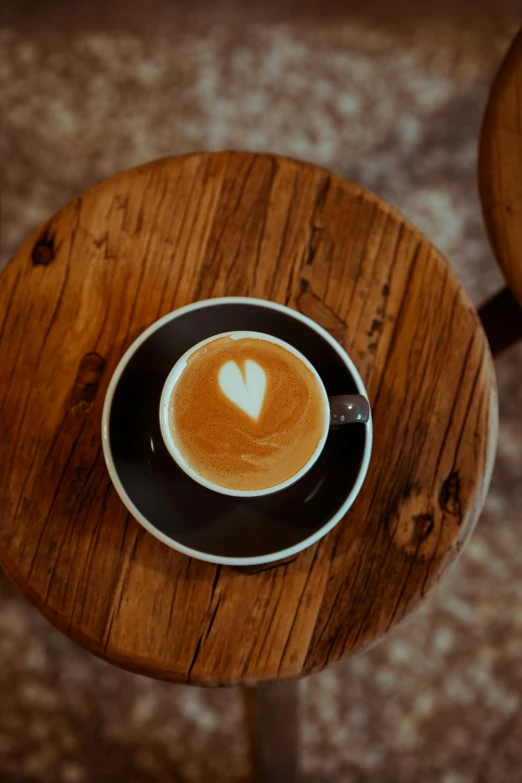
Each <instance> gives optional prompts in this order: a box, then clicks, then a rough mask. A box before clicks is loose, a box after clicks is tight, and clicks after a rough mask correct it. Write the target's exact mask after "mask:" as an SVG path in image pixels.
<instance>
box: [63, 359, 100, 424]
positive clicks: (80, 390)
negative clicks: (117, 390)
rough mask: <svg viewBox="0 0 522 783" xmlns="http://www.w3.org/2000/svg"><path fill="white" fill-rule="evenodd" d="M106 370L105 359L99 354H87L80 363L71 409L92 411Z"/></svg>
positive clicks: (72, 394)
mask: <svg viewBox="0 0 522 783" xmlns="http://www.w3.org/2000/svg"><path fill="white" fill-rule="evenodd" d="M104 369H105V359H104V358H103V356H100V354H99V353H96V352H94V351H93V352H92V353H86V354H85V356H84V357H83V359H82V360H81V362H80V366H79V368H78V372H77V374H76V379H75V381H74V386H73V390H72V393H71V404H70V407H71V408H79V409H80V410H82V411H88V410H90V409H91V407H92V404H93V402H94V398H95V397H96V392H97V391H98V386H99V385H100V379H101V377H102V374H103V370H104Z"/></svg>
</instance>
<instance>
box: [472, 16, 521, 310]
mask: <svg viewBox="0 0 522 783" xmlns="http://www.w3.org/2000/svg"><path fill="white" fill-rule="evenodd" d="M478 171H479V190H480V196H481V200H482V209H483V213H484V220H485V223H486V228H487V230H488V234H489V238H490V241H491V244H492V246H493V250H494V251H495V254H496V256H497V259H498V262H499V264H500V266H501V268H502V271H503V272H504V275H505V277H506V280H507V282H508V285H509V287H510V289H511V291H512V292H513V295H514V296H515V298H516V300H517V301H518V303H519V305H522V255H521V248H522V29H521V30H520V31H519V33H518V35H517V37H516V38H515V40H514V41H513V44H512V46H511V48H510V50H509V52H508V53H507V55H506V57H505V59H504V61H503V63H502V65H501V66H500V70H499V72H498V74H497V77H496V79H495V81H494V84H493V87H492V90H491V94H490V97H489V101H488V105H487V108H486V111H485V114H484V121H483V124H482V133H481V138H480V148H479V167H478Z"/></svg>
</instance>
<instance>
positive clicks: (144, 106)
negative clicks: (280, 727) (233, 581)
mask: <svg viewBox="0 0 522 783" xmlns="http://www.w3.org/2000/svg"><path fill="white" fill-rule="evenodd" d="M106 5H107V6H108V8H105V9H104V3H102V2H101V1H100V0H91V2H87V0H85V1H84V0H81V1H80V0H76V2H75V1H74V0H69V1H68V2H65V0H47V1H46V0H0V164H1V168H2V175H1V181H0V196H1V201H2V219H1V244H0V253H1V256H0V266H1V265H2V264H3V263H5V262H6V261H7V259H8V258H9V257H10V256H11V255H12V254H13V252H14V250H15V249H16V248H17V247H18V245H19V244H20V243H21V242H22V240H23V239H24V238H25V237H26V236H27V235H28V234H29V232H31V231H32V230H33V229H34V228H36V227H37V226H38V225H39V224H40V223H41V222H43V221H44V220H45V219H46V218H47V217H48V216H49V215H50V214H51V213H52V212H53V211H55V210H56V209H57V208H58V207H60V206H61V205H62V204H63V203H65V202H66V201H68V200H69V199H70V198H71V197H72V196H74V195H75V194H76V193H78V192H79V191H81V190H83V189H85V188H86V187H88V186H89V185H91V184H93V183H94V182H96V181H98V180H100V179H102V178H105V177H106V176H108V175H110V174H112V173H113V172H115V171H118V170H121V169H124V168H127V167H128V166H132V165H134V164H137V163H140V162H142V161H144V160H147V159H150V158H154V157H157V156H160V155H166V154H171V153H181V152H187V151H190V150H198V149H209V148H210V149H221V148H224V147H233V148H249V149H257V150H269V151H274V152H278V153H282V154H284V155H291V156H294V157H298V158H305V159H307V160H311V161H316V162H317V163H320V164H321V165H323V166H327V167H329V168H331V169H333V170H334V171H336V172H339V173H340V174H343V175H345V176H347V177H349V178H352V179H354V180H357V181H359V182H361V183H363V184H364V185H366V186H367V187H369V188H371V189H372V190H374V191H376V192H377V193H378V194H379V195H381V196H383V197H384V198H386V199H388V200H389V201H391V202H393V203H394V204H396V205H397V206H398V207H399V208H400V209H401V210H402V211H403V212H404V213H406V215H407V216H408V217H410V218H411V219H412V220H413V221H414V222H415V223H416V224H417V225H418V226H419V227H420V228H421V229H422V230H423V231H424V232H425V233H426V234H427V235H428V236H429V237H430V239H431V240H432V241H433V242H434V243H435V244H436V245H437V246H438V247H439V248H440V249H441V250H442V251H443V252H444V253H445V254H446V256H447V258H448V260H449V262H450V264H451V265H452V266H453V267H454V269H455V270H456V272H457V274H458V275H460V277H461V278H462V280H463V281H464V284H465V286H466V288H467V290H468V291H469V293H470V295H471V297H472V299H473V301H474V302H475V303H478V302H480V301H481V300H482V299H483V298H484V297H486V296H487V295H489V294H490V293H492V292H494V291H495V290H496V289H497V288H498V287H499V286H500V285H501V278H500V275H499V273H498V271H497V269H496V265H495V261H494V259H493V257H492V254H491V251H490V249H489V247H488V243H487V241H486V238H485V234H484V230H483V226H482V220H481V214H480V208H479V203H478V199H477V192H476V174H475V170H476V144H477V135H478V132H479V127H480V121H481V115H482V111H483V107H484V103H485V100H486V96H487V92H488V88H489V85H490V82H491V79H492V76H493V74H494V72H495V69H496V68H497V66H498V64H499V62H500V60H501V58H502V55H503V53H504V51H505V49H506V47H507V45H508V42H509V41H510V39H511V38H512V37H513V35H514V33H515V30H516V28H517V23H518V24H520V23H521V22H522V8H521V6H520V0H516V1H515V0H511V1H510V0H453V2H449V0H440V2H414V1H413V0H402V2H392V1H391V0H390V1H389V2H385V0H365V2H361V3H357V4H356V3H352V2H348V0H345V1H344V2H341V0H322V1H321V2H312V0H299V2H298V0H280V2H279V3H276V2H275V0H273V2H269V3H266V2H264V3H263V2H261V0H243V2H241V1H240V0H229V1H228V2H225V0H215V2H212V0H190V2H188V0H185V2H182V0H176V2H174V1H172V0H171V1H170V2H169V0H147V2H138V0H112V2H107V0H106ZM0 284H1V281H0ZM521 360H522V348H518V347H516V348H514V349H512V350H510V351H509V352H508V353H507V354H506V355H504V356H503V357H502V358H501V360H499V362H498V364H497V371H498V379H499V391H500V405H501V428H500V444H499V453H498V459H497V464H496V470H495V474H494V479H493V483H492V488H491V492H490V495H489V498H488V501H487V505H486V509H485V511H484V513H483V515H482V518H481V521H480V523H479V526H478V528H477V531H476V533H475V535H474V537H473V539H472V541H471V544H470V545H469V547H468V548H467V550H466V551H465V553H464V555H463V557H462V558H461V560H460V561H459V563H458V564H457V566H455V567H454V568H453V570H452V571H451V573H449V574H448V576H447V577H446V579H445V580H444V582H443V584H442V585H441V586H440V587H439V588H438V589H437V590H435V591H434V592H433V593H432V594H431V595H430V596H429V597H428V598H427V600H426V601H425V602H424V604H423V605H422V607H421V609H420V610H419V611H418V612H417V613H416V614H415V615H414V616H413V617H411V618H410V619H409V621H407V622H406V623H405V624H404V625H403V626H401V627H400V628H398V629H396V630H395V631H393V632H392V633H391V634H390V635H389V637H388V638H387V639H386V640H385V641H384V642H383V643H382V644H381V645H380V646H378V647H376V648H374V649H373V650H370V651H369V652H366V653H364V654H361V655H359V656H357V657H355V658H353V659H350V660H346V661H343V662H341V663H340V664H338V665H336V666H333V667H331V668H330V669H328V670H327V671H325V672H323V673H321V674H318V675H315V676H313V677H310V678H309V679H307V680H305V681H303V682H302V683H301V717H302V727H301V746H302V766H303V772H304V776H305V781H306V783H329V782H330V781H335V782H336V783H337V782H339V783H395V782H396V783H419V782H422V783H435V782H437V783H439V782H440V783H516V782H517V783H518V781H522V711H521V704H522V525H521V521H522V519H521V518H522V459H521V457H522V413H521V410H522V361H521ZM0 524H1V520H0ZM240 708H241V704H240V700H239V694H238V693H237V692H236V691H234V690H222V691H205V690H200V689H195V688H191V689H189V688H184V687H177V686H170V685H166V684H163V683H159V682H154V681H149V680H147V679H145V678H142V677H139V676H135V675H131V674H128V673H125V672H122V671H119V670H117V669H115V668H112V667H110V666H109V665H107V664H105V663H103V662H101V661H99V660H97V659H95V658H93V657H91V656H89V655H88V654H86V653H85V652H84V651H83V650H81V649H79V648H77V647H76V646H74V645H73V644H72V643H71V642H69V641H68V640H67V639H66V638H64V637H63V636H61V635H60V634H59V633H58V632H57V631H55V630H54V628H52V627H51V626H50V625H49V624H47V622H46V621H44V620H43V619H42V618H41V617H40V616H39V615H38V614H37V613H36V612H35V611H34V610H33V609H32V608H31V607H30V606H29V605H28V604H27V603H26V602H25V601H24V600H23V599H22V598H21V597H19V596H18V595H17V594H16V593H15V591H14V590H13V589H12V588H11V587H10V585H9V584H8V583H7V580H5V579H3V577H1V576H0V782H1V783H36V782H38V783H61V782H63V783H83V782H84V781H87V782H89V783H90V781H96V782H97V783H98V782H99V783H116V782H118V783H119V782H120V781H125V783H163V781H165V783H166V782H167V781H169V783H173V782H174V781H176V782H178V783H203V782H205V783H206V781H212V783H240V782H243V783H246V781H247V780H248V769H247V763H246V755H245V747H244V740H243V736H242V728H241V709H240Z"/></svg>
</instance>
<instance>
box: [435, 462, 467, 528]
mask: <svg viewBox="0 0 522 783" xmlns="http://www.w3.org/2000/svg"><path fill="white" fill-rule="evenodd" d="M439 506H440V509H441V511H442V512H443V513H444V514H451V516H454V517H458V518H459V520H460V519H462V504H461V502H460V476H459V472H458V470H452V471H451V473H450V474H449V476H448V477H447V478H446V479H445V480H444V481H443V482H442V486H441V488H440V492H439Z"/></svg>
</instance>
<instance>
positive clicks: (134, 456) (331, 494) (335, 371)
mask: <svg viewBox="0 0 522 783" xmlns="http://www.w3.org/2000/svg"><path fill="white" fill-rule="evenodd" d="M200 304H201V303H200ZM232 330H251V331H258V332H265V333H267V334H271V335H274V336H276V337H279V338H280V339H282V340H285V341H286V342H288V343H290V344H291V345H294V346H295V347H296V348H297V349H298V350H299V351H301V353H303V354H304V355H305V356H306V357H307V358H308V359H309V360H310V362H311V363H312V364H313V365H314V367H315V368H316V369H317V371H318V372H319V375H320V376H321V378H322V379H323V382H324V384H325V387H326V391H327V392H328V394H329V395H334V394H357V393H360V389H359V388H358V387H357V385H356V382H355V380H354V377H353V375H352V373H351V372H350V370H349V368H348V366H347V365H346V364H345V363H344V361H343V359H342V357H341V355H340V354H339V353H338V352H337V350H336V349H335V348H334V347H333V345H332V344H331V343H330V342H329V341H328V340H327V339H325V338H324V337H323V336H322V335H321V334H320V333H319V332H318V331H316V330H315V328H313V327H312V326H310V325H309V324H308V323H305V322H303V321H301V320H297V319H296V318H295V317H293V316H292V315H290V314H289V312H288V311H287V312H285V311H284V310H277V309H273V307H272V306H270V303H268V302H267V303H266V306H263V305H262V304H259V303H257V304H246V303H245V302H244V300H243V301H241V302H234V301H233V300H228V301H227V302H226V303H225V302H222V301H221V302H220V301H219V300H216V301H215V302H212V301H210V302H209V303H205V304H204V305H203V306H201V307H199V308H198V309H191V310H189V311H186V310H185V311H183V310H182V311H180V314H179V315H176V314H175V313H174V314H173V317H172V318H171V320H168V321H167V322H166V323H163V324H162V325H159V326H158V327H157V328H156V329H155V331H153V332H152V333H151V334H149V336H148V337H147V338H146V339H145V340H144V342H143V343H142V344H141V345H140V346H139V347H138V348H137V350H136V351H135V353H134V354H133V355H132V356H131V358H130V359H129V361H128V364H127V365H126V367H125V368H124V370H123V372H122V374H121V376H120V378H119V380H118V381H117V384H116V387H115V389H114V395H113V399H112V406H111V410H110V415H109V420H108V421H109V427H108V441H107V443H106V446H107V445H108V446H109V447H110V452H111V455H112V459H113V461H114V469H115V471H116V474H117V477H118V478H119V481H120V483H121V485H122V488H123V490H124V492H125V494H126V495H127V497H128V499H129V500H130V502H131V504H132V506H134V507H135V508H134V509H132V511H133V513H134V514H135V515H136V516H137V518H138V519H140V518H141V521H142V522H144V523H145V521H146V522H147V523H148V525H146V526H147V527H149V529H151V532H153V533H155V534H156V535H158V536H159V537H160V538H162V539H163V540H165V541H166V542H167V543H169V541H170V542H172V545H173V546H174V547H175V548H178V549H181V550H182V551H186V552H187V554H192V555H194V556H196V557H197V556H200V557H202V558H203V559H209V560H217V561H223V560H225V561H226V559H227V558H233V559H237V558H247V559H248V560H249V562H252V560H251V559H252V558H265V557H266V558H267V559H269V558H268V557H267V556H270V555H274V553H279V554H278V558H279V557H286V556H288V555H291V554H293V551H297V549H301V548H303V546H302V545H303V542H304V541H305V540H307V539H310V537H312V540H311V541H307V543H312V542H313V540H315V539H316V538H319V537H320V535H321V532H322V529H323V528H324V527H325V526H326V525H328V524H329V523H332V522H334V521H335V518H336V517H338V516H339V514H341V515H342V514H343V513H344V510H346V509H344V508H343V507H344V506H345V505H346V503H347V502H348V501H349V499H350V494H351V493H352V490H353V489H354V487H355V485H356V483H357V481H358V478H359V474H360V472H361V467H362V465H363V459H364V453H365V445H366V443H367V438H368V432H367V427H366V426H365V425H364V424H352V425H347V426H346V427H343V428H341V429H338V430H332V431H331V432H330V433H329V436H328V440H327V442H326V446H325V448H324V451H323V453H322V455H321V456H320V458H319V460H318V461H317V462H316V464H315V465H314V466H313V467H312V469H311V470H310V471H309V472H308V473H307V474H306V475H305V476H304V477H303V478H302V479H300V480H299V481H297V482H296V483H295V484H294V485H293V486H291V487H289V488H288V489H285V490H282V491H281V492H277V493H275V494H272V495H267V496H265V497H260V498H253V499H249V498H248V499H245V498H234V497H229V496H227V495H220V494H218V493H216V492H213V491H212V490H209V489H206V488H205V487H202V486H201V485H200V484H198V483H196V482H195V481H193V480H192V479H190V478H189V477H188V476H187V475H186V474H185V473H184V472H183V471H182V470H181V469H180V468H178V466H177V465H176V463H175V462H174V461H173V459H172V457H171V456H170V455H169V453H168V451H167V449H166V447H165V445H164V443H163V440H162V436H161V432H160V426H159V401H160V396H161V391H162V388H163V384H164V382H165V380H166V378H167V375H168V373H169V371H170V370H171V369H172V367H173V365H174V364H175V362H176V361H177V359H178V358H179V357H180V356H181V355H182V354H183V353H184V352H185V351H186V350H188V349H189V348H190V347H191V346H192V345H194V344H195V343H198V342H200V341H201V340H204V339H205V338H206V337H210V336H211V335H213V334H219V333H221V332H227V331H232ZM132 506H129V507H130V508H132ZM136 511H137V512H138V513H137V514H136ZM187 550H191V551H187ZM278 558H276V557H274V558H273V559H274V560H275V559H278ZM270 559H272V558H270ZM235 562H236V563H237V564H240V563H238V562H237V560H235ZM245 564H246V563H245Z"/></svg>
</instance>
